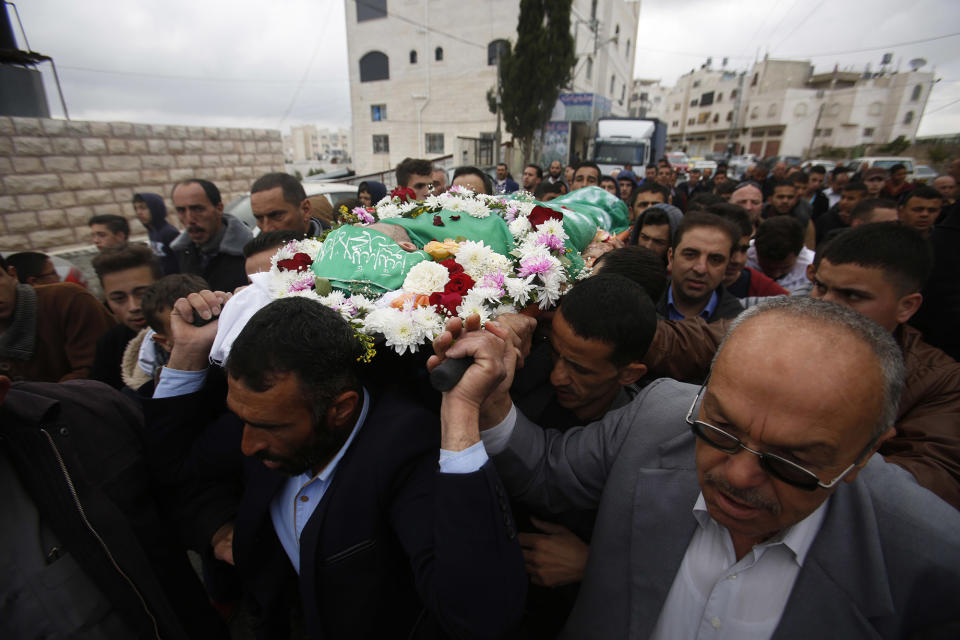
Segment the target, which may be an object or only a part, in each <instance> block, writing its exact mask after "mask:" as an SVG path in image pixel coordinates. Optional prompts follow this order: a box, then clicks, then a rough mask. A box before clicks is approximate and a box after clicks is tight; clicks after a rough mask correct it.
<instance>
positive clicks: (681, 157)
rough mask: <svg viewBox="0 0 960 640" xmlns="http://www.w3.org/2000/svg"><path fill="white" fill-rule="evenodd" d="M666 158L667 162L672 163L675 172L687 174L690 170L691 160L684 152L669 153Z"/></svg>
mask: <svg viewBox="0 0 960 640" xmlns="http://www.w3.org/2000/svg"><path fill="white" fill-rule="evenodd" d="M666 156H667V162H669V163H670V166H671V167H673V169H674V171H680V172H683V173H686V171H687V169H689V168H690V158H688V157H687V154H685V153H684V152H683V151H668V152H667V154H666Z"/></svg>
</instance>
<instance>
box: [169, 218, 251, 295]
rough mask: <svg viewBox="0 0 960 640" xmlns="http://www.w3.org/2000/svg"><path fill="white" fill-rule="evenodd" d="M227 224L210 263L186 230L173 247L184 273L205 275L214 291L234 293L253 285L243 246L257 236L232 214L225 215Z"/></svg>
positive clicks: (225, 223)
mask: <svg viewBox="0 0 960 640" xmlns="http://www.w3.org/2000/svg"><path fill="white" fill-rule="evenodd" d="M223 224H224V227H225V229H224V233H223V237H222V238H221V240H220V245H219V246H218V247H217V250H216V254H214V255H213V256H211V257H210V258H209V260H208V261H207V263H206V265H204V264H203V257H204V256H202V255H201V251H200V249H199V247H197V245H195V244H194V243H193V241H192V240H191V239H190V236H189V235H188V234H187V232H186V231H183V232H182V233H181V234H180V235H179V236H178V237H177V239H176V240H174V241H173V242H172V243H170V246H171V248H172V249H173V250H174V252H175V253H176V254H177V259H178V260H179V262H180V272H181V273H193V274H196V275H198V276H201V277H202V278H203V279H204V280H206V281H207V284H209V285H210V288H211V289H212V290H214V291H227V292H233V290H234V289H236V288H237V287H240V286H243V285H247V284H250V283H249V281H248V280H247V271H246V269H245V268H244V264H245V263H246V258H244V257H243V246H244V245H245V244H246V243H247V242H249V241H250V239H251V238H252V237H253V235H252V234H251V233H250V230H249V229H247V227H246V226H244V224H243V223H242V222H240V220H239V219H237V218H234V217H233V216H231V215H230V214H228V213H225V214H223Z"/></svg>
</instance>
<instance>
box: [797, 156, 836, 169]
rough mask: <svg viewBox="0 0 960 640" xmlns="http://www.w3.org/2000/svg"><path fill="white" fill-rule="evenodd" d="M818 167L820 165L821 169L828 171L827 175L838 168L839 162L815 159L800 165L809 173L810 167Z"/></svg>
mask: <svg viewBox="0 0 960 640" xmlns="http://www.w3.org/2000/svg"><path fill="white" fill-rule="evenodd" d="M817 165H820V166H821V167H823V168H824V169H826V170H827V173H830V172H831V171H833V170H834V168H835V167H836V166H837V162H836V161H835V160H824V159H821V158H814V159H813V160H807V161H805V162H804V163H803V164H802V165H800V167H801V168H802V169H803V170H804V171H809V170H810V167H815V166H817Z"/></svg>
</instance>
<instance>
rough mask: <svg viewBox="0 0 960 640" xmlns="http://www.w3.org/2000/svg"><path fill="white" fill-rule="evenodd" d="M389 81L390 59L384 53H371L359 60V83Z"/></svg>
mask: <svg viewBox="0 0 960 640" xmlns="http://www.w3.org/2000/svg"><path fill="white" fill-rule="evenodd" d="M389 79H390V59H389V58H388V57H387V55H386V54H385V53H381V52H379V51H371V52H370V53H367V54H364V56H363V57H362V58H360V82H373V81H375V80H389Z"/></svg>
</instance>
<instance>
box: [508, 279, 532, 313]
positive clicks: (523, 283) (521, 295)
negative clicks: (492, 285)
mask: <svg viewBox="0 0 960 640" xmlns="http://www.w3.org/2000/svg"><path fill="white" fill-rule="evenodd" d="M532 280H533V276H529V277H527V278H504V279H503V284H504V286H505V287H506V289H507V293H508V294H509V296H510V297H511V298H513V301H514V303H515V304H516V305H517V306H518V307H523V306H526V304H527V301H529V300H530V292H531V291H532V289H533V287H531V286H530V282H531V281H532Z"/></svg>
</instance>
